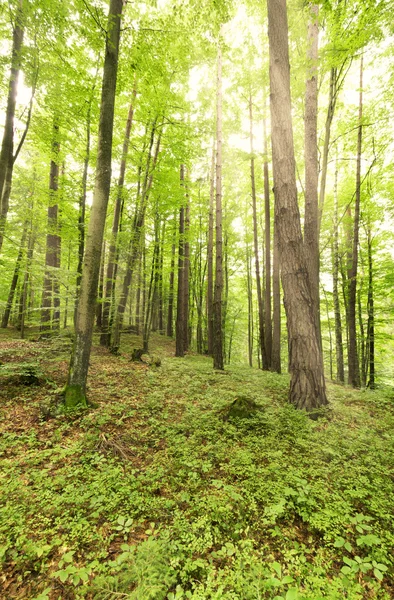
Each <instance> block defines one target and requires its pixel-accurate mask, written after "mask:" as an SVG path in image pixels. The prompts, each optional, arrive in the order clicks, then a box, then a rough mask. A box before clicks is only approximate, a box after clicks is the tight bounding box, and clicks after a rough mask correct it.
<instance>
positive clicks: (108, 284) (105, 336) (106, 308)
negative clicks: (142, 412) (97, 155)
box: [100, 80, 137, 347]
mask: <svg viewBox="0 0 394 600" xmlns="http://www.w3.org/2000/svg"><path fill="white" fill-rule="evenodd" d="M136 95H137V87H136V80H134V88H133V92H132V99H131V103H130V107H129V113H128V116H127V122H126V129H125V134H124V140H123V151H122V160H121V163H120V172H119V179H118V188H117V195H116V201H115V211H114V220H113V223H112V237H111V243H110V245H109V251H108V264H107V273H106V278H105V295H104V298H105V299H104V302H103V316H102V325H101V327H102V333H101V336H100V344H101V345H102V346H107V347H108V346H109V344H110V323H109V313H110V308H111V300H112V295H113V293H112V292H113V289H114V287H115V283H116V281H115V274H116V273H115V271H116V262H117V261H116V254H117V238H118V231H119V223H120V214H121V208H122V203H123V186H124V179H125V174H126V163H127V155H128V152H129V143H130V134H131V127H132V123H133V114H134V101H135V97H136Z"/></svg>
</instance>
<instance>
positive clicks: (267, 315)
mask: <svg viewBox="0 0 394 600" xmlns="http://www.w3.org/2000/svg"><path fill="white" fill-rule="evenodd" d="M263 124H264V166H263V169H264V227H265V274H264V281H265V286H264V307H265V310H264V333H265V354H266V358H267V366H268V368H269V369H272V317H271V310H272V304H271V214H270V184H269V171H268V136H267V124H266V119H264V123H263Z"/></svg>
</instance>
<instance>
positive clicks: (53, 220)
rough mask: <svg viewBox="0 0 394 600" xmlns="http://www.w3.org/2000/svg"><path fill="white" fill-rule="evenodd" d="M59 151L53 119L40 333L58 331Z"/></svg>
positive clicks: (55, 124) (56, 126) (57, 130)
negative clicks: (56, 273)
mask: <svg viewBox="0 0 394 600" xmlns="http://www.w3.org/2000/svg"><path fill="white" fill-rule="evenodd" d="M59 151H60V143H59V125H58V124H57V120H56V118H55V120H54V124H53V140H52V160H51V169H50V174H49V206H48V233H47V237H46V254H45V266H46V270H45V278H44V288H43V293H42V305H41V306H42V311H41V327H40V330H41V331H46V330H48V329H51V328H52V327H53V328H55V329H58V320H57V319H56V318H55V315H54V314H52V308H55V307H56V304H57V300H56V298H55V297H56V287H57V286H56V279H57V276H56V275H55V269H58V268H59V267H60V236H59V235H58V227H59V224H58V213H59V207H58V189H59ZM52 317H53V318H52Z"/></svg>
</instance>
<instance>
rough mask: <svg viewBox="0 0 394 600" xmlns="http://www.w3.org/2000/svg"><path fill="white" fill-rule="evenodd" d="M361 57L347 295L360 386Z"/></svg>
mask: <svg viewBox="0 0 394 600" xmlns="http://www.w3.org/2000/svg"><path fill="white" fill-rule="evenodd" d="M362 87H363V57H361V62H360V101H359V110H358V119H359V126H358V136H357V173H356V202H355V207H354V224H353V244H352V256H351V262H350V265H349V268H348V295H349V300H348V302H349V350H348V366H349V374H348V382H349V384H350V385H351V386H353V387H355V388H358V387H360V365H359V359H358V351H357V325H356V303H357V266H358V238H359V227H360V202H361V152H362V131H363V125H362V118H363V90H362Z"/></svg>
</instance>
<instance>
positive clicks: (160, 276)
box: [157, 219, 166, 335]
mask: <svg viewBox="0 0 394 600" xmlns="http://www.w3.org/2000/svg"><path fill="white" fill-rule="evenodd" d="M165 232H166V221H165V219H163V226H162V231H161V243H160V259H159V264H158V270H159V274H158V282H157V295H158V321H159V333H160V334H161V335H164V290H163V265H164V241H165Z"/></svg>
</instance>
